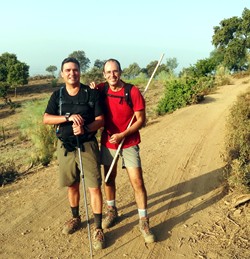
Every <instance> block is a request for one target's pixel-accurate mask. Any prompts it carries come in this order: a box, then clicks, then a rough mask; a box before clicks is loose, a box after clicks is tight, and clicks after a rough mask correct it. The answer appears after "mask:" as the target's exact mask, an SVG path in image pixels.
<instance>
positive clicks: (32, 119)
mask: <svg viewBox="0 0 250 259" xmlns="http://www.w3.org/2000/svg"><path fill="white" fill-rule="evenodd" d="M47 103H48V99H43V100H39V101H34V102H28V103H26V104H25V105H24V107H23V109H22V114H21V118H20V121H19V122H18V123H19V128H20V131H21V136H22V138H25V139H28V140H30V141H31V142H32V144H33V146H32V149H31V150H30V152H31V158H30V159H31V161H30V162H32V163H33V164H38V163H41V164H42V165H48V164H49V163H50V162H51V160H52V158H53V156H54V151H55V142H56V136H55V128H54V127H53V126H48V125H44V124H43V123H42V116H43V114H44V111H45V108H46V106H47Z"/></svg>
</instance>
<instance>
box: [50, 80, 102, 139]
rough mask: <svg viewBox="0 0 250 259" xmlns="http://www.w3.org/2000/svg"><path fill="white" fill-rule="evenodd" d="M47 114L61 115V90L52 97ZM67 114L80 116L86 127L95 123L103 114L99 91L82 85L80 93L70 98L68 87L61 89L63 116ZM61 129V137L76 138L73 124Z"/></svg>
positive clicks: (62, 126)
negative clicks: (96, 118)
mask: <svg viewBox="0 0 250 259" xmlns="http://www.w3.org/2000/svg"><path fill="white" fill-rule="evenodd" d="M45 113H48V114H52V115H60V89H58V90H56V91H55V92H54V93H53V94H52V95H51V97H50V99H49V102H48V105H47V108H46V110H45ZM66 113H70V114H80V115H81V116H82V117H83V119H84V125H88V124H90V123H91V122H93V121H94V120H95V117H97V116H100V115H102V114H103V111H102V108H101V104H100V95H99V92H98V90H95V89H91V88H89V86H87V85H83V84H81V87H80V90H79V92H78V93H77V94H76V95H75V96H70V95H69V94H68V92H67V90H66V87H63V88H62V89H61V115H65V114H66ZM59 129H60V135H61V137H62V138H64V139H65V138H68V137H70V136H74V134H73V129H72V122H65V123H62V124H60V128H59ZM84 135H85V134H84Z"/></svg>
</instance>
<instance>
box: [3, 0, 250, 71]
mask: <svg viewBox="0 0 250 259" xmlns="http://www.w3.org/2000/svg"><path fill="white" fill-rule="evenodd" d="M245 7H246V8H248V9H250V3H249V0H174V1H173V0H172V1H171V0H169V1H168V0H154V1H145V0H124V1H120V0H116V1H114V0H73V1H69V0H68V1H65V0H42V1H41V0H40V1H39V0H37V1H35V0H21V1H16V0H7V1H4V2H2V3H1V16H0V24H1V26H0V35H1V40H0V55H1V54H2V53H4V52H9V53H14V54H16V55H17V58H18V60H20V61H21V62H25V63H26V64H28V65H29V66H30V75H36V74H46V73H47V72H46V68H47V67H48V66H49V65H55V66H57V67H58V70H59V67H60V64H61V61H62V60H63V59H64V58H65V57H67V56H68V55H69V54H70V53H72V52H73V51H76V50H83V51H84V52H85V54H86V56H87V57H88V58H89V59H90V61H91V67H92V66H93V64H94V61H95V60H96V59H100V60H105V59H108V58H111V57H112V58H116V59H118V60H119V61H120V62H121V65H122V67H123V68H124V67H128V66H129V65H130V64H132V63H134V62H136V63H138V65H139V66H140V67H141V68H143V67H146V65H147V64H148V63H150V62H151V61H154V60H158V59H159V58H160V56H161V55H162V54H163V53H164V54H165V56H164V59H163V63H165V62H166V59H167V58H173V57H175V58H177V62H178V63H179V66H178V69H181V68H182V67H188V66H190V65H192V64H195V63H196V61H197V60H199V59H204V58H207V57H209V54H210V52H211V51H212V50H213V49H214V47H213V45H212V43H211V41H212V36H213V27H214V26H217V25H219V23H220V21H221V20H223V19H225V18H231V17H233V16H238V17H240V16H241V15H242V12H243V9H244V8H245Z"/></svg>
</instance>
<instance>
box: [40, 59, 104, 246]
mask: <svg viewBox="0 0 250 259" xmlns="http://www.w3.org/2000/svg"><path fill="white" fill-rule="evenodd" d="M61 76H62V78H63V79H64V82H65V86H64V87H62V88H61V89H59V90H56V91H55V92H54V93H53V94H52V95H51V97H50V99H49V102H48V105H47V108H46V110H45V113H44V117H43V122H44V123H45V124H50V125H56V126H57V136H58V144H57V156H58V161H59V175H60V176H59V182H60V186H62V187H63V186H67V187H68V199H69V204H70V207H71V211H72V215H73V217H72V218H71V219H70V220H69V221H67V222H66V223H65V226H64V228H63V233H65V234H72V233H74V232H75V231H76V230H78V229H79V228H80V225H81V218H80V214H79V200H80V191H79V185H80V173H81V169H80V161H79V155H78V152H77V150H78V149H77V138H78V140H79V143H80V148H81V156H82V164H83V171H84V179H85V182H86V186H87V187H88V190H89V193H90V203H91V208H92V211H93V214H94V222H95V231H94V235H93V247H94V249H96V250H99V249H102V248H104V247H105V239H104V234H103V230H102V192H101V183H102V178H101V171H100V161H99V148H98V143H97V140H96V138H95V134H96V132H97V130H98V129H99V128H100V127H102V126H103V124H104V117H103V112H102V109H101V105H100V100H99V94H98V91H97V90H93V89H90V88H89V87H88V86H87V85H83V84H81V83H80V65H79V62H78V61H77V60H76V59H74V58H66V59H64V60H63V62H62V65H61Z"/></svg>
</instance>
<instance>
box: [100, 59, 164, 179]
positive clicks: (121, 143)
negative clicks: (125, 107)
mask: <svg viewBox="0 0 250 259" xmlns="http://www.w3.org/2000/svg"><path fill="white" fill-rule="evenodd" d="M163 57H164V54H162V55H161V57H160V59H159V61H158V63H157V65H156V67H155V69H154V71H153V73H152V75H151V77H150V78H149V81H148V83H147V85H146V87H145V89H144V91H143V93H142V95H143V96H145V94H146V92H147V90H148V87H149V85H150V83H151V81H152V79H153V77H154V74H155V72H156V70H157V68H158V67H159V65H160V64H161V61H162V59H163ZM134 118H135V114H134V115H133V117H132V119H131V120H130V122H129V124H128V126H127V129H128V128H130V126H131V124H132V122H133V120H134ZM124 140H125V138H123V139H122V141H121V142H120V144H119V146H118V148H117V150H116V153H115V156H114V158H113V161H112V163H111V165H110V167H109V170H108V173H107V175H106V177H105V182H107V181H108V179H109V176H110V174H111V172H112V169H113V167H114V165H115V162H116V160H117V157H118V155H119V152H120V150H121V147H122V145H123V142H124Z"/></svg>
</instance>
